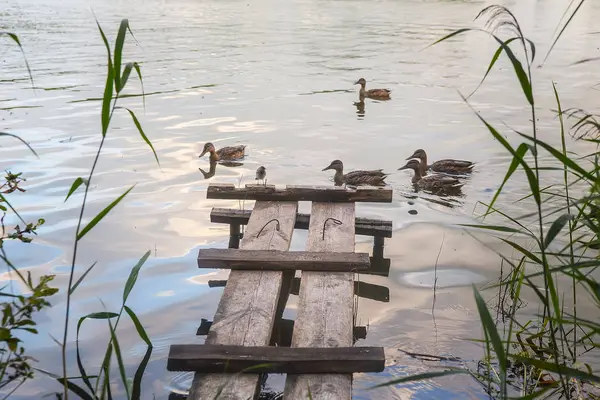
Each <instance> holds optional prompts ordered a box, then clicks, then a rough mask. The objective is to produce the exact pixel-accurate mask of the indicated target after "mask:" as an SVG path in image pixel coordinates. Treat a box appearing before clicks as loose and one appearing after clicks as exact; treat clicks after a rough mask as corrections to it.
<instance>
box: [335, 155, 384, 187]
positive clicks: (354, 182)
mask: <svg viewBox="0 0 600 400" xmlns="http://www.w3.org/2000/svg"><path fill="white" fill-rule="evenodd" d="M329 169H333V170H335V175H334V176H333V181H334V182H335V185H336V186H341V185H342V184H346V185H350V186H359V185H368V186H384V185H385V178H386V177H387V176H388V174H385V173H383V170H382V169H374V170H370V171H361V170H359V171H352V172H348V173H347V174H345V175H344V164H343V163H342V162H341V161H340V160H333V161H332V162H331V164H329V166H328V167H326V168H323V171H327V170H329Z"/></svg>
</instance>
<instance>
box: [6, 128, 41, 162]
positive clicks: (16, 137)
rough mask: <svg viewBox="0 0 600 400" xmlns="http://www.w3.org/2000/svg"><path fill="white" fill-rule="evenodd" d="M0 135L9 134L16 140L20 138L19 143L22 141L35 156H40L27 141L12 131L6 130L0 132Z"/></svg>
mask: <svg viewBox="0 0 600 400" xmlns="http://www.w3.org/2000/svg"><path fill="white" fill-rule="evenodd" d="M0 136H9V137H12V138H15V139H17V140H20V141H21V143H23V144H24V145H25V146H27V148H28V149H29V150H30V151H31V152H32V153H33V154H34V155H35V156H36V157H37V158H40V156H38V154H37V153H36V152H35V150H34V149H33V148H32V147H31V146H30V145H29V143H27V142H26V141H24V140H23V139H21V138H20V137H19V136H17V135H13V134H12V133H8V132H0Z"/></svg>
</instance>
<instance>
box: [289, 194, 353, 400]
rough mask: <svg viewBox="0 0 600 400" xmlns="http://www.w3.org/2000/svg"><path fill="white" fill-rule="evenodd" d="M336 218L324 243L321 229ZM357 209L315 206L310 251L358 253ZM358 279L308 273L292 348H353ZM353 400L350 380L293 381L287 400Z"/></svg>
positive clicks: (317, 377) (346, 274) (336, 377)
mask: <svg viewBox="0 0 600 400" xmlns="http://www.w3.org/2000/svg"><path fill="white" fill-rule="evenodd" d="M331 217H333V218H337V219H338V220H340V221H341V222H342V224H340V225H335V224H331V225H330V226H328V228H327V230H326V232H325V239H324V240H323V232H322V227H323V223H324V221H325V220H326V219H327V218H331ZM354 220H355V205H354V203H341V204H340V203H313V204H312V210H311V217H310V226H309V229H308V239H307V245H306V250H308V251H331V252H349V251H354ZM353 277H354V274H353V273H350V272H334V273H332V272H329V273H325V272H303V273H302V284H301V285H300V298H299V301H298V315H297V317H296V323H295V326H294V334H293V336H292V347H348V346H352V327H353V321H352V310H353V303H354V302H353V298H354V294H353V292H354V284H353ZM309 389H310V394H311V396H312V398H313V399H319V400H321V399H340V400H342V399H343V400H350V399H351V398H352V375H351V374H320V375H312V374H311V375H288V376H287V380H286V383H285V391H284V398H286V399H305V398H308V397H307V396H308V393H309V392H308V390H309Z"/></svg>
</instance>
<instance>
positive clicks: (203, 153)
mask: <svg viewBox="0 0 600 400" xmlns="http://www.w3.org/2000/svg"><path fill="white" fill-rule="evenodd" d="M206 152H207V150H206V149H204V150H202V153H200V155H199V156H198V158H202V156H203V155H205V154H206Z"/></svg>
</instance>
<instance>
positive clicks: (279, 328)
mask: <svg viewBox="0 0 600 400" xmlns="http://www.w3.org/2000/svg"><path fill="white" fill-rule="evenodd" d="M211 325H212V321H208V320H206V319H204V318H202V322H201V323H200V326H199V327H198V330H197V331H196V335H198V336H206V335H208V331H209V329H210V326H211ZM293 331H294V320H291V319H286V318H281V319H277V320H275V325H274V326H273V333H274V337H273V336H272V337H271V346H284V347H290V346H291V345H292V332H293ZM352 336H353V342H356V341H357V340H358V339H366V338H367V327H366V326H355V327H354V328H352Z"/></svg>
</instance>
